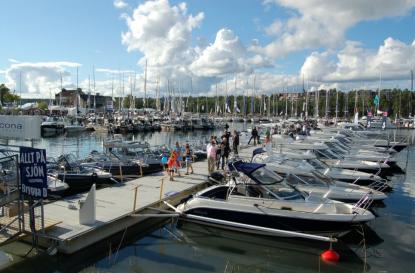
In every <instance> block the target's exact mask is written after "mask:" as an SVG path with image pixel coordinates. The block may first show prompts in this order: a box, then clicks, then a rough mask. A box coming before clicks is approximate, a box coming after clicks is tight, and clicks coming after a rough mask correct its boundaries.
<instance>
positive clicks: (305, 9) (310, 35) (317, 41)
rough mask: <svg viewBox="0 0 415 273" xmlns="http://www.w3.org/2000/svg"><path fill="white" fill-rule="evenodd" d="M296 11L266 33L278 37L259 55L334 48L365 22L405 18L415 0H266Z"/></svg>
mask: <svg viewBox="0 0 415 273" xmlns="http://www.w3.org/2000/svg"><path fill="white" fill-rule="evenodd" d="M264 3H266V4H276V5H278V6H282V7H285V8H287V9H289V10H290V11H294V12H295V15H293V16H291V17H290V18H289V19H288V20H287V21H285V22H283V23H278V22H280V21H278V20H276V21H275V22H274V23H273V24H272V25H270V26H268V27H267V28H266V33H268V34H272V35H276V34H279V35H277V38H276V39H275V40H274V41H273V42H271V43H269V44H268V45H266V46H264V47H257V48H256V50H257V51H258V52H265V53H266V54H267V55H268V56H271V57H273V58H275V57H281V56H286V55H288V54H289V53H291V52H295V51H298V50H302V49H307V48H308V49H309V48H319V47H331V48H334V47H336V46H338V45H339V44H341V43H342V42H343V41H344V35H345V32H346V30H347V29H348V28H350V27H352V26H354V25H356V24H357V23H359V22H361V21H368V20H378V19H382V18H386V17H395V16H403V15H406V14H408V13H409V12H410V11H411V10H412V9H413V8H414V7H415V0H395V1H390V0H366V1H361V0H348V1H344V0H307V1H298V0H266V1H264Z"/></svg>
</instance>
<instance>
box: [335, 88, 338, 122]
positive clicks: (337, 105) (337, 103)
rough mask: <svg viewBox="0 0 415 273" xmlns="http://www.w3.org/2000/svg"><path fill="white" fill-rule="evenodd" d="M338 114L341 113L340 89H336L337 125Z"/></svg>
mask: <svg viewBox="0 0 415 273" xmlns="http://www.w3.org/2000/svg"><path fill="white" fill-rule="evenodd" d="M338 114H339V90H337V89H336V120H335V122H334V123H335V124H336V125H337V118H338Z"/></svg>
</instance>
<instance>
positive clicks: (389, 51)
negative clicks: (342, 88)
mask: <svg viewBox="0 0 415 273" xmlns="http://www.w3.org/2000/svg"><path fill="white" fill-rule="evenodd" d="M414 68H415V42H413V43H412V44H405V43H404V42H402V41H399V40H396V39H393V38H390V37H389V38H387V39H386V40H385V41H384V42H383V44H382V45H380V46H379V48H378V50H368V49H364V48H362V47H361V45H360V43H357V42H350V41H349V42H347V43H346V46H345V47H344V48H343V49H341V50H340V51H339V52H338V53H337V54H330V53H329V52H322V53H318V52H313V53H312V54H311V55H310V56H308V57H307V58H306V60H305V62H304V64H303V66H302V68H301V73H302V74H304V75H306V77H307V78H310V79H317V80H318V81H323V82H336V81H338V82H353V81H354V82H362V81H377V80H378V79H379V76H380V74H381V75H382V78H383V79H384V80H403V79H408V78H409V71H410V70H413V69H414Z"/></svg>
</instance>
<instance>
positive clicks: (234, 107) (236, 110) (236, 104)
mask: <svg viewBox="0 0 415 273" xmlns="http://www.w3.org/2000/svg"><path fill="white" fill-rule="evenodd" d="M233 112H234V113H240V112H241V110H239V108H238V103H237V102H236V96H234V97H233Z"/></svg>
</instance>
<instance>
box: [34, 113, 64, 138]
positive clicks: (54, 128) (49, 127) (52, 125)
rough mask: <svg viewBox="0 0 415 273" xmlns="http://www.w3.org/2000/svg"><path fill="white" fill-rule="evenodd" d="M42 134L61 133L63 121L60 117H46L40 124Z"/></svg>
mask: <svg viewBox="0 0 415 273" xmlns="http://www.w3.org/2000/svg"><path fill="white" fill-rule="evenodd" d="M40 128H41V133H42V135H46V136H52V135H58V134H61V133H63V131H64V128H65V123H64V122H63V118H62V117H47V118H46V120H45V121H43V122H42V123H41V125H40Z"/></svg>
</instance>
